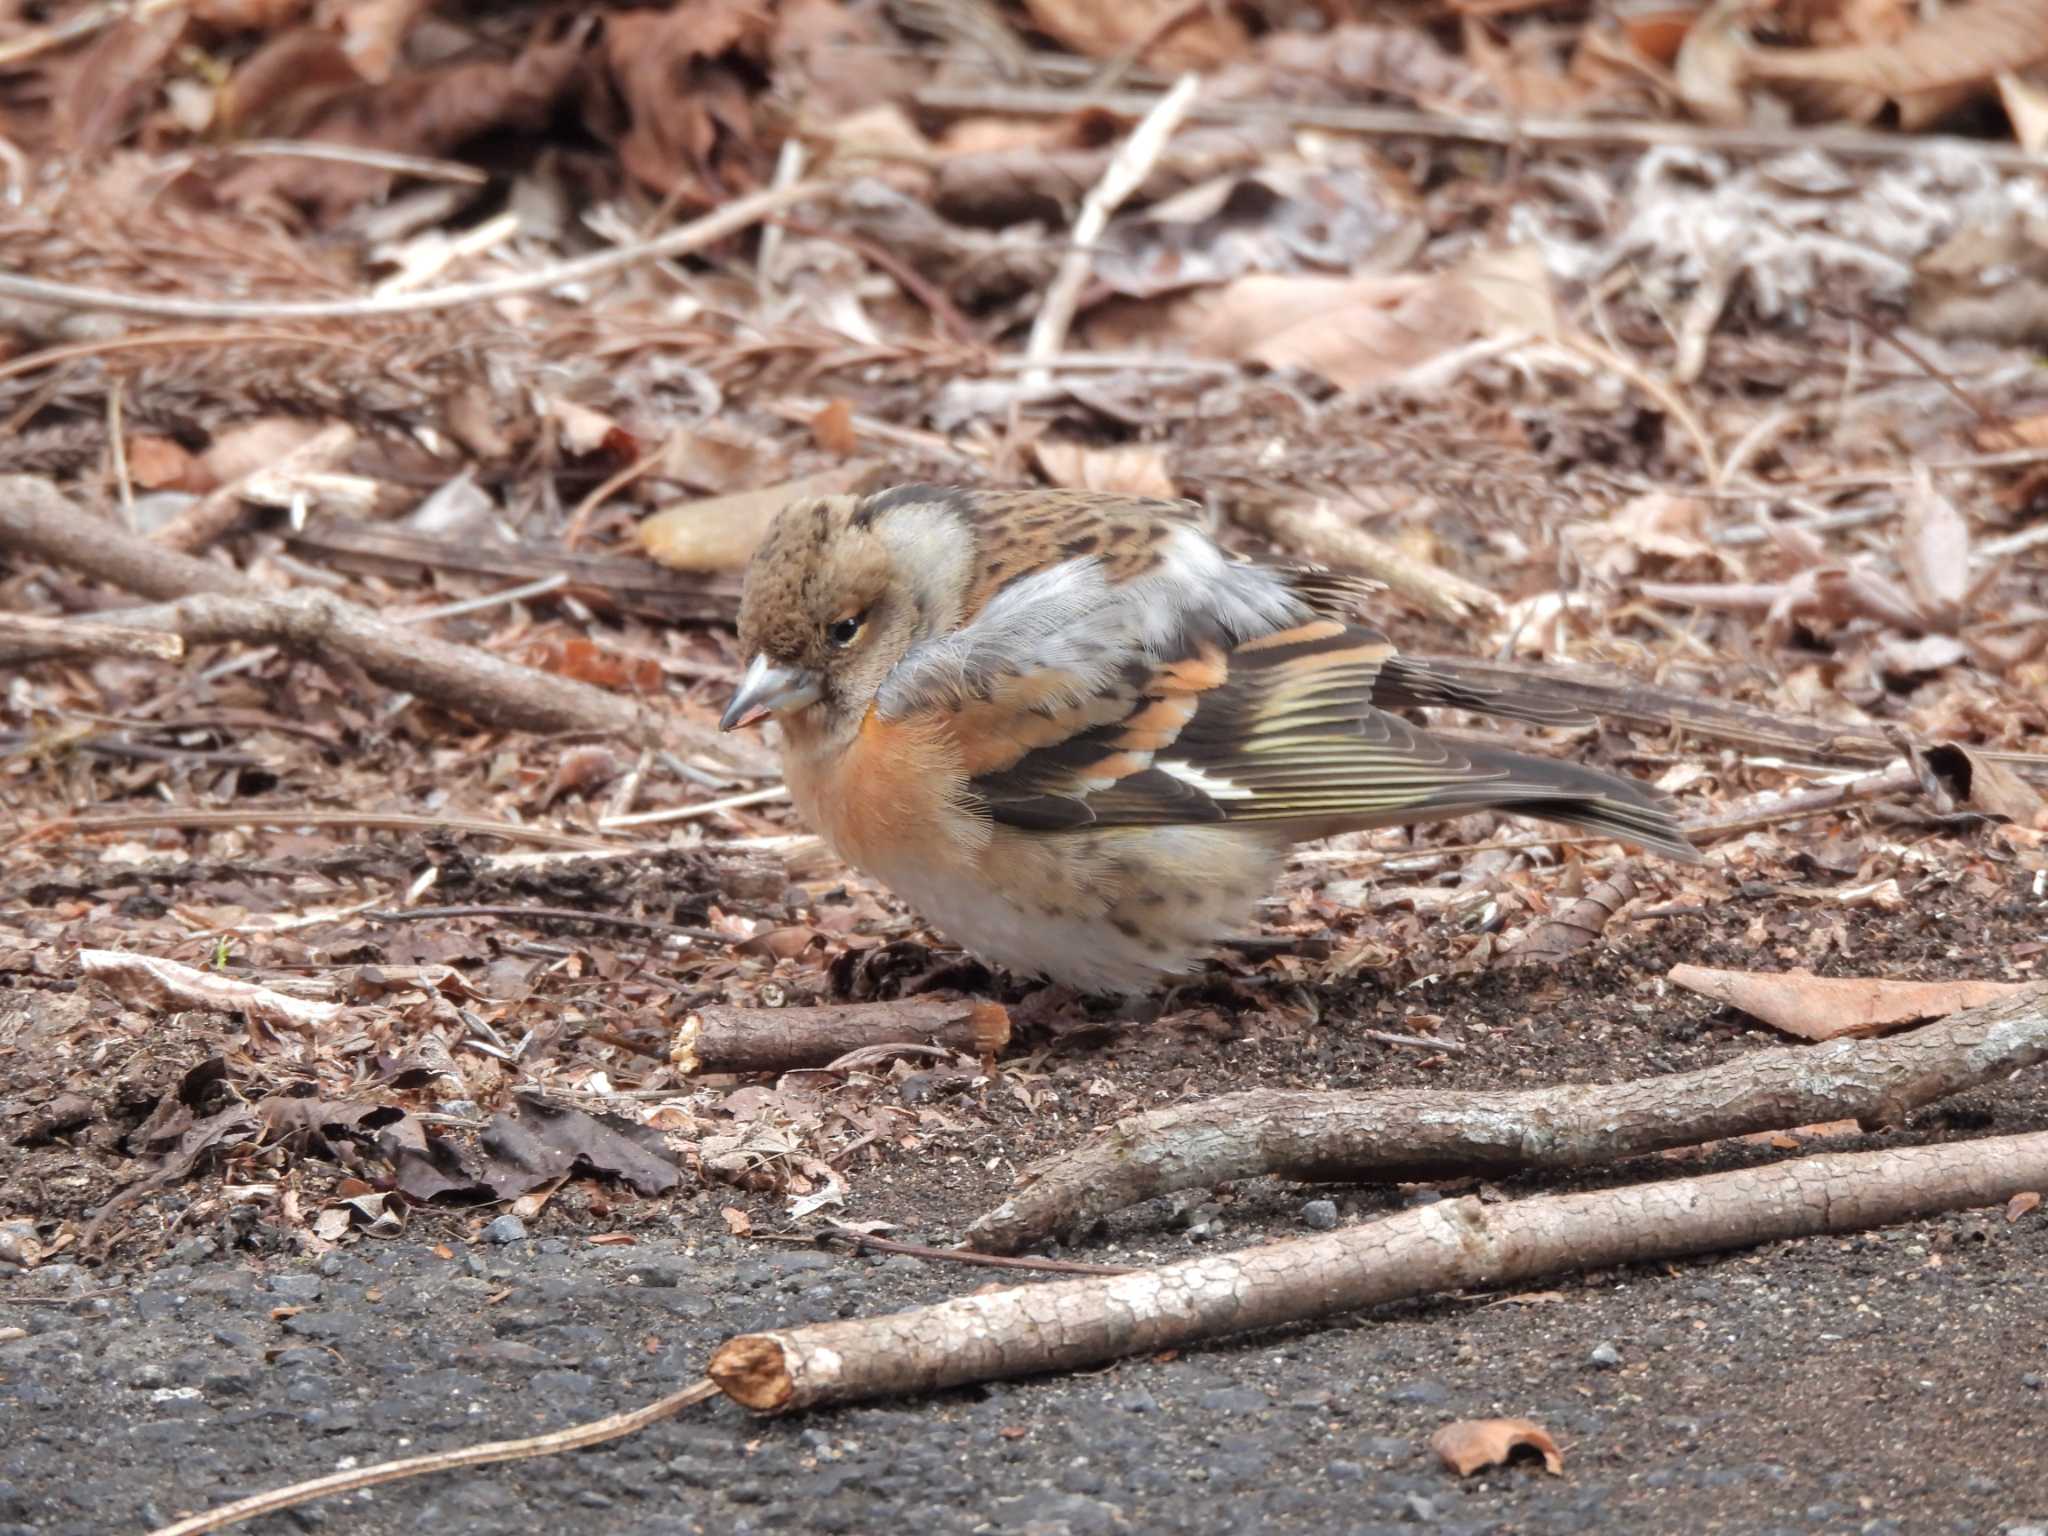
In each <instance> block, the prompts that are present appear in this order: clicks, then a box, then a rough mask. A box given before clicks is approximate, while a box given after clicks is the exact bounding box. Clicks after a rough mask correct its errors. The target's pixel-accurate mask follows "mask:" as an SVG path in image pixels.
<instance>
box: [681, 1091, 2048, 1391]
mask: <svg viewBox="0 0 2048 1536" xmlns="http://www.w3.org/2000/svg"><path fill="white" fill-rule="evenodd" d="M2044 1181H2048V1132H2041V1131H2037V1132H2034V1133H2033V1134H2031V1135H2026V1136H2001V1137H1995V1138H1991V1139H1988V1140H1984V1141H1974V1142H1963V1143H1959V1144H1955V1145H1950V1146H1934V1147H1900V1148H1892V1149H1888V1150H1885V1151H1881V1152H1846V1153H1832V1154H1827V1155H1823V1156H1818V1157H1808V1158H1799V1159H1794V1160H1792V1161H1790V1162H1785V1163H1777V1164H1773V1165H1771V1166H1769V1167H1764V1168H1746V1169H1743V1170H1741V1171H1739V1172H1735V1173H1719V1174H1710V1175H1707V1176H1705V1177H1702V1178H1695V1179H1672V1180H1669V1181H1666V1182H1663V1183H1656V1184H1636V1185H1629V1186H1626V1187H1624V1188H1621V1189H1609V1190H1601V1191H1599V1192H1598V1193H1595V1194H1583V1195H1548V1196H1542V1197H1538V1198H1535V1199H1529V1200H1518V1201H1516V1202H1514V1203H1512V1204H1509V1205H1495V1206H1488V1205H1486V1204H1483V1203H1482V1202H1481V1201H1480V1200H1478V1199H1477V1198H1475V1197H1471V1196H1467V1197H1466V1198H1464V1199H1461V1200H1445V1201H1442V1202H1439V1203H1438V1204H1435V1205H1427V1206H1422V1207H1420V1208H1419V1209H1416V1210H1411V1211H1403V1212H1401V1213H1399V1214H1398V1215H1394V1216H1388V1217H1386V1218H1384V1219H1382V1220H1379V1221H1372V1222H1366V1223H1363V1224H1361V1225H1359V1226H1355V1227H1351V1228H1348V1229H1346V1230H1343V1231H1339V1232H1332V1233H1330V1234H1328V1235H1327V1236H1322V1237H1311V1238H1297V1239H1294V1240H1292V1241H1289V1242H1282V1243H1268V1244H1264V1245H1262V1246H1260V1247H1256V1248H1248V1249H1244V1250H1241V1251H1239V1252H1236V1253H1229V1254H1205V1255H1204V1256H1202V1257H1201V1258H1196V1259H1186V1260H1183V1261H1182V1262H1180V1263H1178V1264H1169V1265H1166V1266H1164V1267H1163V1268H1160V1269H1152V1270H1142V1271H1139V1272H1138V1273H1136V1274H1130V1275H1121V1276H1116V1277H1113V1278H1109V1279H1100V1280H1093V1279H1091V1280H1064V1281H1053V1282H1048V1283H1045V1284H1041V1285H1030V1286H1019V1287H1013V1288H1011V1289H1008V1290H1002V1291H993V1292H987V1293H983V1294H979V1295H973V1296H962V1297H957V1298H955V1299H954V1300H952V1301H944V1302H940V1303H938V1304H937V1305H935V1306H928V1307H919V1308H916V1309H914V1310H912V1311H909V1312H898V1313H894V1314H892V1315H890V1316H887V1317H874V1318H854V1319H849V1320H847V1321H843V1322H833V1323H820V1324H815V1325H813V1326H810V1327H805V1328H794V1329H787V1330H778V1331H775V1332H772V1333H753V1334H743V1335H741V1336H740V1337H738V1338H736V1339H730V1340H728V1341H727V1342H726V1343H724V1344H722V1345H720V1346H719V1348H718V1350H717V1351H716V1353H714V1354H713V1355H712V1357H711V1364H710V1367H709V1370H710V1375H711V1379H712V1380H713V1381H715V1382H717V1383H718V1385H719V1387H720V1389H721V1390H723V1391H724V1393H725V1394H726V1396H728V1397H730V1398H732V1399H733V1400H734V1401H736V1402H738V1403H740V1404H742V1405H744V1406H745V1407H748V1408H752V1409H755V1410H756V1411H758V1412H762V1413H788V1412H792V1411H794V1410H797V1409H805V1408H818V1407H824V1406H827V1405H834V1404H840V1403H849V1402H855V1401H859V1400H860V1399H863V1398H870V1397H883V1396H890V1395H895V1394H900V1393H905V1392H937V1391H943V1390H945V1389H947V1388H950V1387H961V1386H967V1385H969V1384H970V1383H974V1382H980V1381H990V1380H994V1379H998V1378H1002V1377H1010V1376H1027V1375H1035V1374H1037V1373H1039V1372H1043V1371H1071V1370H1080V1369H1084V1368H1087V1367H1090V1366H1096V1365H1101V1364H1103V1363H1104V1362H1106V1361H1110V1360H1115V1359H1119V1358H1122V1357H1125V1356H1129V1355H1142V1354H1149V1353H1152V1352H1153V1351H1156V1350H1161V1349H1170V1348H1175V1347H1178V1346H1184V1345H1187V1344H1191V1343H1196V1342H1199V1341H1202V1340H1206V1339H1215V1338H1221V1337H1224V1336H1226V1335H1231V1334H1240V1333H1246V1332H1249V1331H1251V1330H1254V1329H1259V1328H1275V1327H1279V1326H1282V1325H1284V1324H1289V1323H1299V1322H1302V1321H1305V1320H1308V1319H1311V1318H1320V1317H1330V1316H1333V1315H1335V1314H1338V1313H1342V1312H1355V1311H1357V1310H1358V1309H1360V1308H1362V1307H1372V1306H1379V1305H1382V1304H1384V1303H1386V1302H1390V1301H1398V1300H1401V1299H1403V1298H1406V1297H1412V1296H1426V1295H1430V1294H1433V1293H1435V1292H1439V1291H1446V1290H1456V1289H1460V1288H1464V1287H1470V1286H1501V1285H1516V1284H1523V1283H1526V1282H1528V1281H1532V1280H1536V1279H1540V1278H1543V1277H1546V1276H1550V1275H1556V1274H1565V1273H1570V1272H1572V1271H1576V1270H1582V1269H1592V1268H1600V1269H1606V1268H1611V1267H1613V1266H1615V1265H1620V1264H1638V1263H1642V1262H1645V1261H1647V1260H1652V1259H1669V1258H1677V1257H1680V1256H1682V1255H1686V1254H1695V1253H1712V1252H1715V1251H1717V1250H1719V1249H1724V1248H1743V1247H1749V1246H1751V1245H1753V1244H1756V1243H1766V1242H1782V1241H1784V1240H1786V1239H1789V1238H1795V1237H1810V1236H1814V1235H1816V1234H1821V1233H1842V1232H1860V1231H1863V1230H1866V1229H1868V1228H1871V1227H1879V1226H1885V1225H1887V1224H1890V1223H1893V1222H1900V1221H1909V1220H1913V1219H1915V1218H1918V1217H1923V1216H1929V1215H1932V1214H1934V1213H1936V1212H1939V1211H1950V1210H1958V1209H1964V1208H1968V1207H1972V1206H1984V1205H1994V1204H1997V1203H1999V1202H2001V1201H2004V1200H2007V1199H2010V1198H2011V1197H2012V1196H2013V1195H2016V1194H2019V1193H2020V1192H2021V1191H2023V1190H2030V1189H2039V1188H2041V1187H2042V1185H2043V1182H2044Z"/></svg>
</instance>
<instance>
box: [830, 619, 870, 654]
mask: <svg viewBox="0 0 2048 1536" xmlns="http://www.w3.org/2000/svg"><path fill="white" fill-rule="evenodd" d="M867 621H868V616H867V615H866V614H864V613H850V614H848V615H847V616H846V617H845V618H843V619H834V620H833V621H832V622H831V623H830V624H827V625H826V626H825V643H826V644H827V645H829V646H831V647H832V649H833V650H835V651H843V650H845V649H846V648H847V647H848V646H849V645H851V644H853V642H854V641H856V640H858V639H859V638H860V631H861V626H862V625H864V624H866V623H867Z"/></svg>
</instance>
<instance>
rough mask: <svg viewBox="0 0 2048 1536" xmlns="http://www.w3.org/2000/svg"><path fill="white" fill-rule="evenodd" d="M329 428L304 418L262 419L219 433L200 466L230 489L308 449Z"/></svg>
mask: <svg viewBox="0 0 2048 1536" xmlns="http://www.w3.org/2000/svg"><path fill="white" fill-rule="evenodd" d="M329 425H330V423H326V422H320V421H309V420H307V419H305V418H304V417H300V416H259V417H256V418H255V419H254V420H252V421H245V422H243V423H242V424H241V425H239V426H234V427H229V428H227V429H226V430H225V431H223V432H219V433H216V434H215V436H214V439H213V442H212V444H211V445H210V446H209V447H208V448H207V450H206V452H205V453H204V454H202V455H200V460H199V462H200V463H201V464H203V465H204V466H205V467H206V473H207V474H209V475H211V476H212V477H213V479H214V482H215V483H216V484H218V485H226V484H228V483H229V482H230V481H234V480H239V479H241V478H242V477H243V476H244V475H248V474H253V473H254V472H255V471H256V470H259V469H261V468H263V467H264V466H265V465H266V464H274V463H276V462H277V461H278V460H279V459H282V458H284V457H285V456H286V455H288V454H290V453H291V452H292V451H293V450H294V449H297V448H302V447H304V446H305V445H306V444H307V443H310V442H311V441H312V440H313V439H314V438H316V437H318V436H319V435H320V434H321V433H322V432H324V431H326V430H327V427H328V426H329Z"/></svg>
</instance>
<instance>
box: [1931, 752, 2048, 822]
mask: <svg viewBox="0 0 2048 1536" xmlns="http://www.w3.org/2000/svg"><path fill="white" fill-rule="evenodd" d="M1926 758H1927V766H1928V767H1929V768H1931V769H1933V770H1934V771H1935V772H1936V773H1937V774H1939V775H1940V776H1941V777H1942V779H1943V780H1945V781H1946V782H1947V783H1949V784H1950V785H1953V786H1954V789H1953V791H1952V792H1953V793H1954V794H1955V797H1956V803H1957V804H1958V805H1961V806H1963V807H1965V808H1967V809H1969V810H1973V811H1982V812H1983V813H1984V814H1985V815H1987V816H1997V817H2001V818H2003V819H2004V820H2006V821H2010V822H2014V823H2017V824H2018V825H2019V826H2022V827H2048V817H2044V815H2043V813H2044V812H2048V799H2044V798H2043V797H2042V795H2041V792H2040V791H2039V790H2038V789H2036V788H2034V786H2033V785H2031V784H2029V783H2028V782H2027V781H2026V780H2025V779H2023V778H2021V777H2020V776H2019V775H2018V774H2016V773H2014V772H2013V771H2012V770H2011V769H2010V768H2008V767H2006V766H2005V764H2003V763H2001V762H1999V761H1998V759H1996V758H1995V757H1991V756H1989V755H1987V754H1986V753H1984V752H1982V751H1979V750H1976V749H1973V748H1970V747H1966V746H1964V745H1963V744H1962V743H1961V742H1955V741H1948V742H1943V743H1941V744H1940V745H1939V746H1934V747H1929V748H1928V749H1927V752H1926Z"/></svg>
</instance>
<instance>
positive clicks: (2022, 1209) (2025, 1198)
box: [2005, 1189, 2041, 1221]
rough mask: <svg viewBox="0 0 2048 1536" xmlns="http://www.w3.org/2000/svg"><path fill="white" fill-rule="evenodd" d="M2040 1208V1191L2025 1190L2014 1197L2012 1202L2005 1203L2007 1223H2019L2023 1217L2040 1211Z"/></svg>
mask: <svg viewBox="0 0 2048 1536" xmlns="http://www.w3.org/2000/svg"><path fill="white" fill-rule="evenodd" d="M2040 1208H2041V1193H2040V1191H2039V1190H2033V1189H2023V1190H2021V1191H2020V1192H2019V1193H2018V1194H2016V1195H2014V1196H2013V1197H2012V1198H2011V1199H2010V1200H2008V1201H2006V1202H2005V1219H2006V1220H2007V1221H2018V1220H2019V1219H2020V1218H2021V1217H2022V1216H2024V1215H2026V1214H2027V1213H2028V1212H2030V1211H2038V1210H2039V1209H2040Z"/></svg>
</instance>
